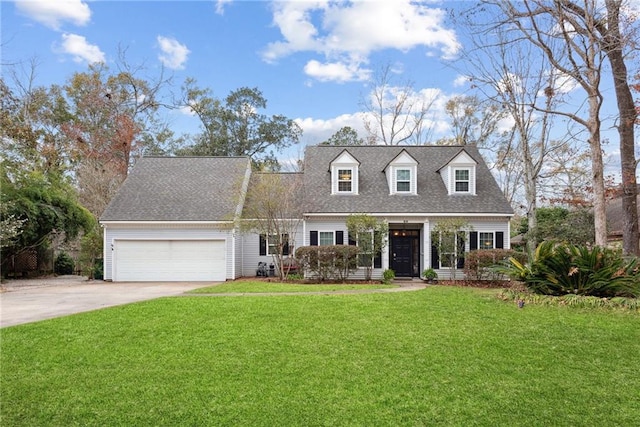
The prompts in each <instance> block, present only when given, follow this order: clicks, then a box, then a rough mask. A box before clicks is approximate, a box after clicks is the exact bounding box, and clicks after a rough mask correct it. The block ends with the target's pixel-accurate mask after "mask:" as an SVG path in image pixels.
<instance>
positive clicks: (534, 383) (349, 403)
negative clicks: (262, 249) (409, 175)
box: [0, 287, 640, 426]
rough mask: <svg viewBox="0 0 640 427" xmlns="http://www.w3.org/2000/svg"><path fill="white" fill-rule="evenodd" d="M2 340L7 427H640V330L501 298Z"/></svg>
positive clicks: (90, 326)
mask: <svg viewBox="0 0 640 427" xmlns="http://www.w3.org/2000/svg"><path fill="white" fill-rule="evenodd" d="M0 333H1V338H2V341H1V343H2V348H1V350H2V351H1V353H0V361H1V365H0V374H1V376H0V380H1V384H0V385H1V392H2V406H1V408H0V415H1V416H2V418H1V419H0V424H1V425H3V426H74V425H76V426H91V425H96V426H103V425H109V426H132V425H136V426H137V425H154V426H156V425H157V426H174V425H191V426H203V425H229V426H276V425H277V426H303V425H304V426H317V425H326V426H335V425H358V426H397V425H409V426H420V425H455V426H474V425H486V426H496V425H502V426H545V425H549V426H596V425H597V426H600V425H602V426H613V425H619V426H630V425H637V423H638V420H639V419H640V393H638V390H640V375H638V366H640V351H639V350H640V315H638V314H637V313H626V312H608V313H604V312H601V311H588V310H583V309H576V308H569V307H542V306H525V308H524V309H518V308H517V307H516V306H515V305H514V304H511V303H509V304H507V303H505V302H502V301H500V300H498V299H497V298H496V297H495V291H492V290H483V291H479V290H476V289H469V288H455V287H430V288H427V289H425V290H422V291H417V292H405V293H390V294H366V295H363V294H358V295H331V296H324V295H320V296H318V295H310V296H308V295H296V296H270V297H252V296H244V297H224V298H203V297H196V296H194V297H179V298H164V299H159V300H155V301H149V302H145V303H138V304H131V305H127V306H121V307H114V308H109V309H104V310H99V311H95V312H91V313H84V314H78V315H74V316H69V317H65V318H59V319H53V320H48V321H43V322H38V323H34V324H29V325H22V326H16V327H10V328H4V329H2V330H0Z"/></svg>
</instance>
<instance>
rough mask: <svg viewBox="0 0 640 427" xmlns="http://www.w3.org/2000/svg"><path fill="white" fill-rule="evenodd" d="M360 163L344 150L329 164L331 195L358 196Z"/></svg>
mask: <svg viewBox="0 0 640 427" xmlns="http://www.w3.org/2000/svg"><path fill="white" fill-rule="evenodd" d="M359 166H360V162H359V161H358V160H357V159H356V158H355V157H353V156H352V155H351V154H350V153H349V152H348V151H347V150H344V151H343V152H342V153H340V155H339V156H338V157H336V158H335V159H333V161H332V162H331V168H330V169H329V172H330V173H331V194H354V195H355V194H358V167H359Z"/></svg>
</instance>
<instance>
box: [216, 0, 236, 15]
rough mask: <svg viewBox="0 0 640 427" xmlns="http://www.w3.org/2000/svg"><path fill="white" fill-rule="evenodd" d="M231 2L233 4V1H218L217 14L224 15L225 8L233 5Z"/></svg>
mask: <svg viewBox="0 0 640 427" xmlns="http://www.w3.org/2000/svg"><path fill="white" fill-rule="evenodd" d="M231 2H233V0H217V1H216V13H217V14H218V15H224V8H225V7H226V6H227V5H228V4H231Z"/></svg>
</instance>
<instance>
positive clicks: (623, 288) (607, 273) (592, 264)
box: [504, 241, 640, 297]
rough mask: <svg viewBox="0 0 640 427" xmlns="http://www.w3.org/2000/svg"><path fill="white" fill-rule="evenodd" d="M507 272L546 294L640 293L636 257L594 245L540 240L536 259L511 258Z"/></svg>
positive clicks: (626, 294)
mask: <svg viewBox="0 0 640 427" xmlns="http://www.w3.org/2000/svg"><path fill="white" fill-rule="evenodd" d="M504 272H506V273H507V274H509V275H510V276H511V277H513V278H515V279H517V280H521V281H523V282H524V283H525V284H526V286H527V287H528V288H529V289H530V290H532V291H533V292H535V293H539V294H545V295H566V294H576V295H592V296H598V297H615V296H633V297H638V296H640V268H639V266H638V263H637V260H636V259H633V260H631V261H628V262H627V261H625V260H624V259H623V258H622V257H620V256H619V255H618V254H617V253H615V252H614V251H612V250H610V249H607V248H602V247H599V246H595V247H593V248H588V247H585V246H578V245H571V244H556V243H554V242H551V241H545V242H542V243H540V245H538V247H537V248H536V251H535V253H534V256H533V259H532V260H531V261H530V262H529V263H527V264H522V263H520V262H518V261H517V260H515V259H514V258H511V259H510V260H509V265H508V266H507V267H506V268H505V270H504Z"/></svg>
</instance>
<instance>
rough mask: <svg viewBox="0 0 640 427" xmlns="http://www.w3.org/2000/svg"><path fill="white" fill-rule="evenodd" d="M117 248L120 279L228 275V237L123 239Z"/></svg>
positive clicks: (192, 278) (117, 276)
mask: <svg viewBox="0 0 640 427" xmlns="http://www.w3.org/2000/svg"><path fill="white" fill-rule="evenodd" d="M115 251H116V253H115V256H114V268H115V272H114V280H116V281H198V280H217V281H219V280H225V278H226V254H225V242H224V240H122V241H117V242H116V244H115Z"/></svg>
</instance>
